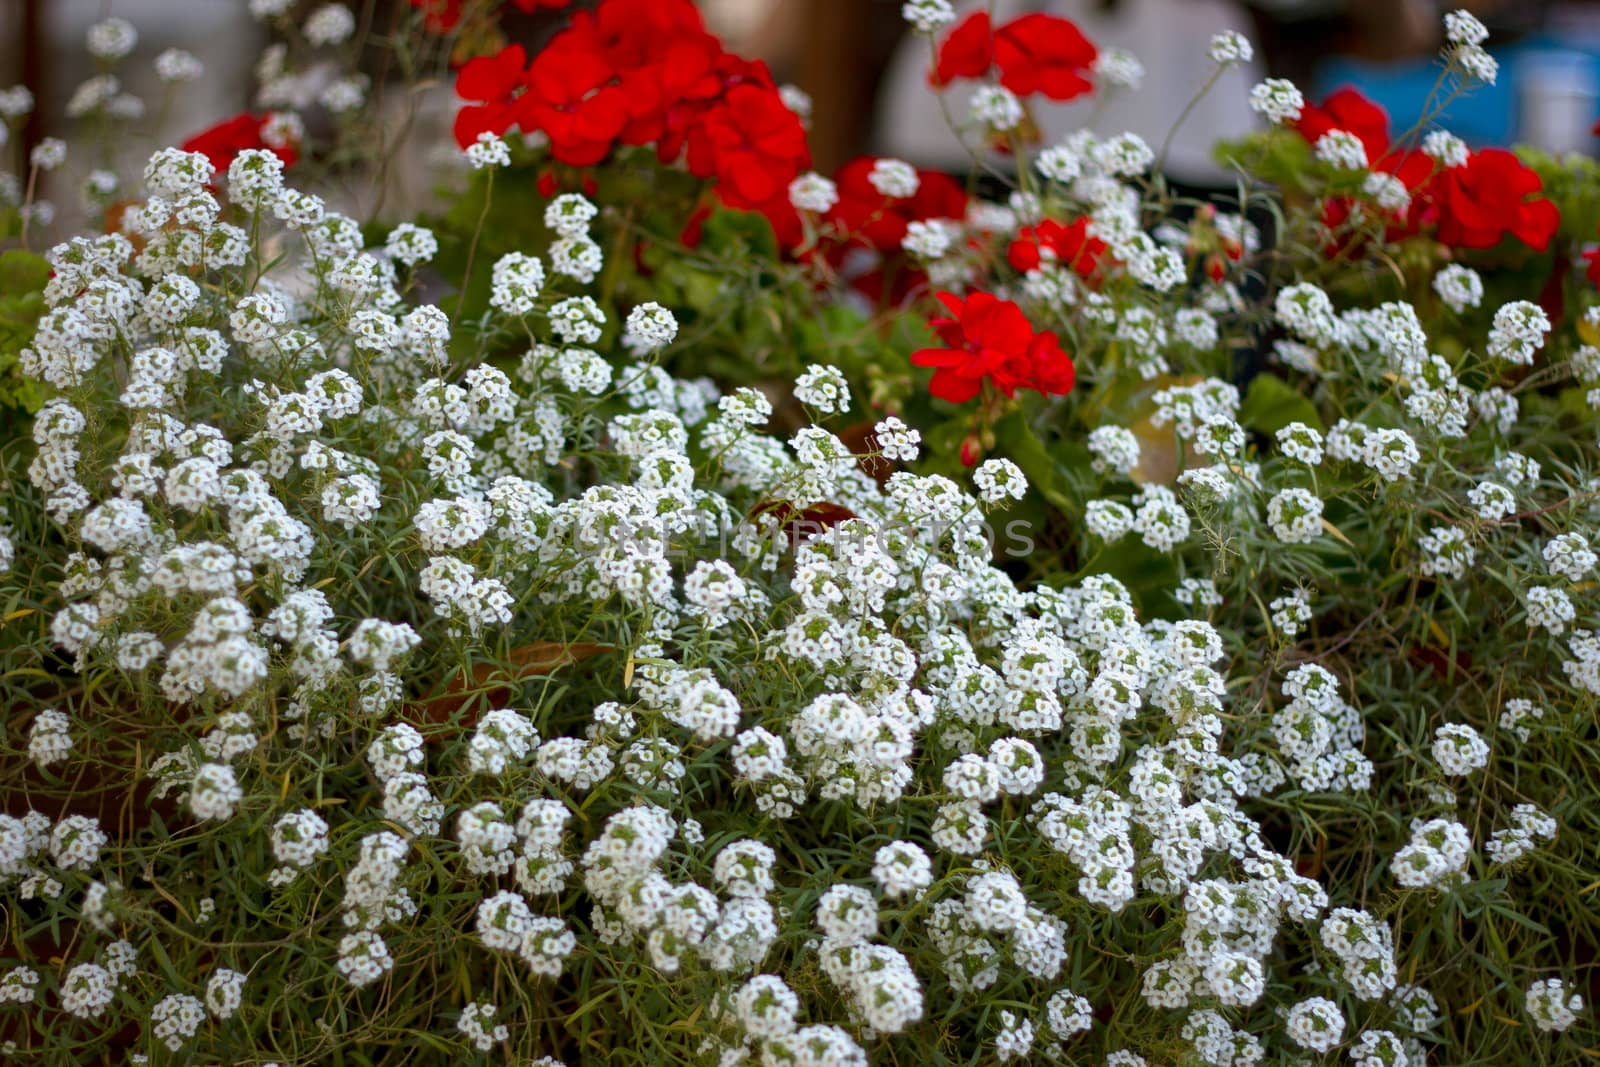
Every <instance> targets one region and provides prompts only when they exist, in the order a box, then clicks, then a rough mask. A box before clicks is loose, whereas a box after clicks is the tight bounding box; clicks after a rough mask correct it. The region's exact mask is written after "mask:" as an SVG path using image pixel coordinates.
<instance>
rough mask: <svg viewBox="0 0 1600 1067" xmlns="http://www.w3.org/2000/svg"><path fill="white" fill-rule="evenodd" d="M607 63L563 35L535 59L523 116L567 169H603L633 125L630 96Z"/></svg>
mask: <svg viewBox="0 0 1600 1067" xmlns="http://www.w3.org/2000/svg"><path fill="white" fill-rule="evenodd" d="M615 77H616V71H615V69H613V68H612V66H611V64H610V63H609V62H607V61H606V59H605V57H604V56H603V55H602V54H601V53H600V52H599V51H598V50H597V49H593V48H588V47H585V46H584V44H583V43H581V42H580V41H579V40H578V39H577V38H576V37H571V38H568V37H567V36H566V35H563V36H562V38H558V39H557V40H556V41H552V42H551V43H550V45H548V46H547V47H546V48H545V49H544V51H542V52H540V53H539V54H538V55H537V56H535V57H534V60H533V65H532V66H531V67H529V69H528V79H527V81H528V91H527V92H526V93H525V94H524V95H523V96H522V98H521V107H520V109H519V112H518V114H519V116H520V117H521V120H522V128H523V130H525V131H532V130H542V131H544V133H545V135H546V136H548V137H549V138H550V154H551V155H552V156H554V157H555V158H556V159H557V160H559V161H560V162H562V163H567V164H570V165H572V166H575V167H586V166H589V165H590V164H593V163H598V162H600V160H602V159H604V158H605V155H606V153H607V152H609V151H611V146H612V144H613V143H614V142H615V141H616V139H617V136H618V135H619V134H620V133H622V127H623V126H624V125H625V124H626V123H627V121H628V103H627V95H626V94H625V93H624V92H623V90H622V89H621V88H620V87H619V86H617V85H615V84H614V83H613V79H615Z"/></svg>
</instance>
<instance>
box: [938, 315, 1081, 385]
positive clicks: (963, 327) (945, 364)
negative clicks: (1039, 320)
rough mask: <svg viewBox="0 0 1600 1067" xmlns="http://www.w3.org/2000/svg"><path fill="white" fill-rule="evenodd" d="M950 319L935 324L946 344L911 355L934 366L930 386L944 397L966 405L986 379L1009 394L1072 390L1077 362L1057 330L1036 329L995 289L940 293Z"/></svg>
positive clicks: (939, 320) (941, 319)
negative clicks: (962, 295) (966, 294)
mask: <svg viewBox="0 0 1600 1067" xmlns="http://www.w3.org/2000/svg"><path fill="white" fill-rule="evenodd" d="M938 298H939V302H940V303H942V304H943V305H944V306H945V307H946V308H947V309H948V310H949V312H950V315H951V317H949V318H937V319H932V320H930V322H929V325H931V326H932V327H933V328H934V330H935V331H936V332H937V333H938V335H939V339H940V340H941V341H943V342H944V345H945V347H944V348H924V349H920V350H919V351H916V352H913V353H912V354H911V362H912V363H913V364H915V365H916V366H919V367H934V368H936V369H935V371H934V373H933V381H932V382H930V383H929V386H928V389H929V391H930V392H931V393H933V395H934V396H936V397H938V398H940V399H941V400H949V401H951V402H952V403H956V404H961V403H965V402H966V401H968V400H971V399H972V398H973V397H975V396H977V395H978V392H979V391H980V390H981V389H982V388H983V383H984V382H985V381H990V382H993V383H994V385H995V387H996V388H998V389H999V390H1000V391H1001V392H1003V393H1005V395H1006V396H1015V395H1016V391H1017V390H1018V389H1036V390H1038V391H1039V392H1048V393H1065V392H1067V391H1068V390H1070V389H1071V388H1072V381H1073V368H1072V361H1071V359H1070V358H1068V356H1067V354H1066V353H1065V352H1063V351H1062V350H1061V345H1060V342H1059V341H1057V339H1056V336H1055V334H1053V333H1049V332H1044V333H1037V334H1036V333H1034V331H1033V327H1032V326H1031V325H1030V324H1029V323H1028V319H1027V316H1025V315H1024V314H1023V313H1022V309H1021V308H1019V307H1017V305H1016V304H1013V303H1012V302H1011V301H1009V300H1001V299H999V298H998V297H995V296H992V295H991V294H989V293H973V294H972V295H971V296H969V297H967V298H966V299H965V300H963V299H961V298H960V297H958V296H956V295H954V294H953V293H939V294H938Z"/></svg>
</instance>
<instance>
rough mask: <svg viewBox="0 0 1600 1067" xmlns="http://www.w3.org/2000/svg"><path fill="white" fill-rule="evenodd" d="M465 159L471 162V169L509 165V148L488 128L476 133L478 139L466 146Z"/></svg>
mask: <svg viewBox="0 0 1600 1067" xmlns="http://www.w3.org/2000/svg"><path fill="white" fill-rule="evenodd" d="M467 161H468V162H469V163H471V164H472V169H473V170H482V169H484V168H485V167H509V166H511V149H510V148H508V147H507V146H506V142H505V141H504V140H503V139H502V138H500V137H499V136H497V135H495V134H492V133H490V132H489V131H488V130H485V131H483V132H482V133H480V134H478V139H477V141H475V142H474V143H473V144H471V145H469V146H467Z"/></svg>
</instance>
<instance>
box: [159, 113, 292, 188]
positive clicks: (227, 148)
mask: <svg viewBox="0 0 1600 1067" xmlns="http://www.w3.org/2000/svg"><path fill="white" fill-rule="evenodd" d="M269 118H270V116H269V115H255V114H252V113H250V112H248V111H245V112H241V113H240V114H238V115H235V116H233V118H231V119H224V120H222V121H221V122H219V123H217V124H216V125H215V126H212V127H211V128H210V129H205V130H201V131H200V132H199V133H197V134H195V135H194V136H193V137H191V138H189V139H188V140H187V141H185V142H183V144H182V145H181V146H180V147H182V148H183V150H184V151H185V152H199V153H200V154H201V155H203V156H205V157H206V158H207V159H209V160H210V161H211V166H212V167H214V168H215V169H216V171H217V173H218V174H221V173H223V172H224V171H226V170H227V169H228V165H229V164H231V163H232V162H233V159H234V157H235V156H237V155H238V154H239V153H240V152H243V151H245V150H246V149H251V148H265V149H267V150H268V151H270V152H272V153H273V154H274V155H276V156H277V157H278V158H279V159H281V160H282V161H283V165H284V166H285V167H292V166H294V164H295V161H296V160H298V159H299V158H300V155H299V153H298V152H296V151H295V149H294V146H293V145H286V146H277V147H275V146H273V145H270V144H268V143H267V142H266V141H264V140H262V138H261V129H262V127H263V126H265V125H266V124H267V121H268V119H269Z"/></svg>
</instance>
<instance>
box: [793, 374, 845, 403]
mask: <svg viewBox="0 0 1600 1067" xmlns="http://www.w3.org/2000/svg"><path fill="white" fill-rule="evenodd" d="M794 396H795V399H796V400H798V401H800V403H802V404H805V405H806V406H808V407H813V408H816V409H817V411H819V412H821V413H822V414H824V415H833V414H836V413H838V412H843V411H849V410H850V383H849V382H848V381H846V380H845V376H844V372H843V371H841V370H840V369H839V368H838V367H825V366H822V365H821V364H818V363H813V364H811V365H810V366H808V367H807V368H806V369H805V371H804V372H803V373H802V374H801V375H800V377H798V378H796V379H795V382H794Z"/></svg>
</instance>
